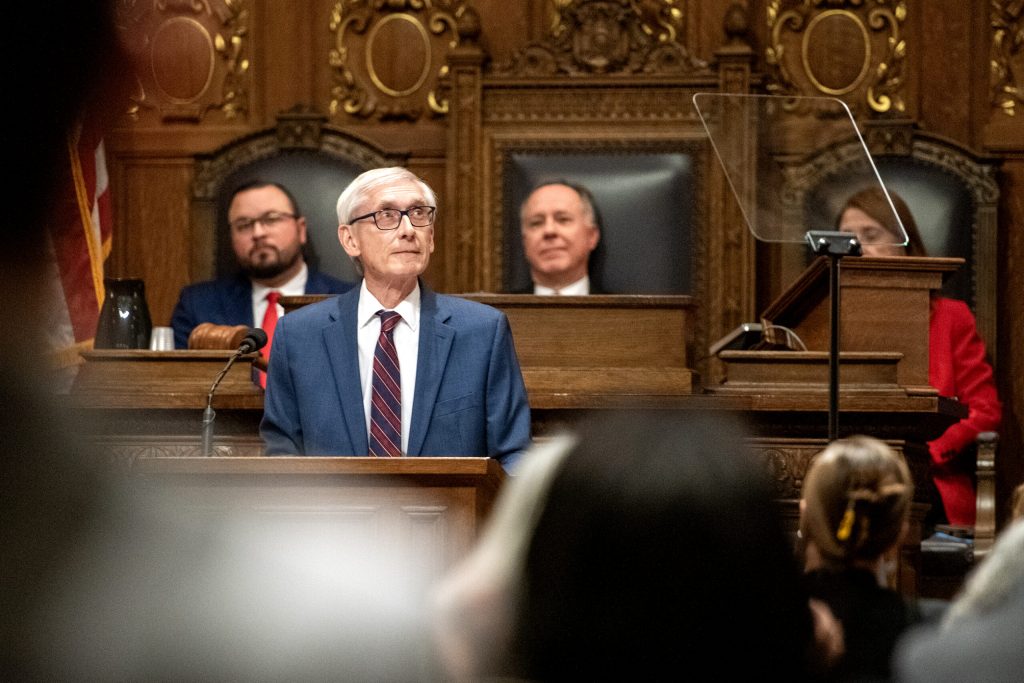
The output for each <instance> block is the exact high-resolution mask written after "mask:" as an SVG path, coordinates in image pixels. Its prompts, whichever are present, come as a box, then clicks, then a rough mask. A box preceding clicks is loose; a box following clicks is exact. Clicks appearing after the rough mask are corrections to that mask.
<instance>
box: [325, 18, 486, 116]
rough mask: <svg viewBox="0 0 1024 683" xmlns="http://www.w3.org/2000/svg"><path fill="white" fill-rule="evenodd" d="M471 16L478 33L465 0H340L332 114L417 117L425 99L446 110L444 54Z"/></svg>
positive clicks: (432, 108) (333, 24)
mask: <svg viewBox="0 0 1024 683" xmlns="http://www.w3.org/2000/svg"><path fill="white" fill-rule="evenodd" d="M474 22H475V25H476V27H477V29H476V30H477V32H479V20H478V19H477V18H476V15H475V12H474V11H473V10H472V9H470V8H469V7H467V6H466V5H465V0H341V2H338V3H337V4H336V5H335V6H334V9H333V10H332V11H331V20H330V24H329V27H330V30H331V32H332V33H333V34H334V38H335V45H334V48H332V49H331V52H330V55H329V62H330V66H331V69H332V70H333V72H334V86H333V87H332V88H331V104H330V115H331V116H332V117H338V116H340V115H342V114H348V115H350V116H357V117H360V118H371V117H376V118H379V119H408V120H416V119H418V118H420V117H421V116H422V115H423V113H424V109H425V108H424V105H426V110H427V111H429V112H430V113H433V114H444V113H446V112H447V111H448V102H447V100H446V98H445V97H444V96H443V95H442V94H440V91H439V83H440V81H441V80H442V79H443V78H444V77H445V76H446V74H447V66H446V65H445V63H444V61H445V56H446V54H447V53H448V52H449V51H451V50H453V49H455V48H456V47H458V45H459V43H460V40H461V39H462V38H463V37H464V35H466V32H467V31H469V32H470V33H471V32H472V26H473V25H474ZM467 27H468V28H467Z"/></svg>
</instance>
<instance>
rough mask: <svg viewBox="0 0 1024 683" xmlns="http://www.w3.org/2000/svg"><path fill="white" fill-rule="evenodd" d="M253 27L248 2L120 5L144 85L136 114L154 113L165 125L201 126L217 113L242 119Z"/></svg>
mask: <svg viewBox="0 0 1024 683" xmlns="http://www.w3.org/2000/svg"><path fill="white" fill-rule="evenodd" d="M248 20H249V18H248V11H247V10H246V9H245V7H244V0H160V1H159V2H155V3H135V2H132V3H119V5H118V24H119V26H120V27H121V29H122V32H123V34H124V36H125V42H126V44H127V45H128V46H129V51H130V53H131V54H132V56H133V60H134V63H135V76H136V82H137V85H136V89H135V94H134V95H133V96H132V105H131V108H130V110H129V113H130V114H132V115H133V116H134V117H136V118H137V117H138V116H139V115H140V113H141V111H142V110H143V109H150V110H155V111H156V112H157V113H158V114H159V116H160V118H161V119H162V120H165V121H166V120H190V121H199V120H200V119H202V117H203V116H204V115H205V113H206V112H208V111H209V110H211V109H219V110H220V111H221V112H222V113H223V114H224V116H225V118H229V119H230V118H235V117H238V116H243V115H244V114H245V113H246V112H247V110H248V105H247V102H246V97H247V78H248V70H249V60H248V58H247V57H246V56H245V51H246V44H247V43H246V40H245V37H246V35H247V32H248Z"/></svg>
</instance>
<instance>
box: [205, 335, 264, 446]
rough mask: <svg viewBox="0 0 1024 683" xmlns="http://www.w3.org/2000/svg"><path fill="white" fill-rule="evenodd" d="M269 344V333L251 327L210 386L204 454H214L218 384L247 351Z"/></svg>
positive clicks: (207, 400)
mask: <svg viewBox="0 0 1024 683" xmlns="http://www.w3.org/2000/svg"><path fill="white" fill-rule="evenodd" d="M266 344H267V333H266V332H264V331H263V330H261V329H260V328H258V327H254V328H252V329H250V330H249V331H248V332H247V333H246V334H245V337H243V338H242V341H241V342H240V343H239V344H238V348H237V349H235V352H234V353H233V354H231V358H229V359H228V363H227V365H225V366H224V369H223V370H221V371H220V374H219V375H217V379H215V380H214V381H213V386H211V387H210V393H208V394H207V395H206V410H204V411H203V456H204V457H207V458H208V457H210V456H211V455H213V419H214V418H215V417H217V413H215V412H214V410H213V392H215V391H217V385H218V384H220V381H221V380H222V379H224V375H226V374H228V370H230V369H231V366H232V365H234V364H235V361H236V360H238V359H239V357H240V356H242V355H243V354H246V353H252V352H253V351H259V350H260V349H262V348H263V347H264V346H266Z"/></svg>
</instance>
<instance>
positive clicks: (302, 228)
mask: <svg viewBox="0 0 1024 683" xmlns="http://www.w3.org/2000/svg"><path fill="white" fill-rule="evenodd" d="M295 225H296V226H298V229H299V244H305V243H306V218H305V216H303V217H301V218H296V219H295Z"/></svg>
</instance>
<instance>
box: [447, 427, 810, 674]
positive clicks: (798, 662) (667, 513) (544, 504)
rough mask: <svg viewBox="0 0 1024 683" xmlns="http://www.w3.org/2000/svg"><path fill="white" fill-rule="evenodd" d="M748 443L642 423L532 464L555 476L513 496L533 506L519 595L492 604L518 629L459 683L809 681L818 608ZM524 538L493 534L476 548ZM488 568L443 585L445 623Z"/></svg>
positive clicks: (597, 432)
mask: <svg viewBox="0 0 1024 683" xmlns="http://www.w3.org/2000/svg"><path fill="white" fill-rule="evenodd" d="M744 434H745V430H744V428H743V426H742V425H741V424H739V423H738V422H736V421H734V420H733V419H732V418H727V417H724V416H722V415H710V414H700V413H694V414H686V415H680V414H679V413H650V414H647V413H630V414H626V415H619V416H616V417H613V418H612V417H604V418H602V419H601V420H596V421H593V422H591V423H588V424H585V425H581V427H580V429H579V437H578V440H576V441H572V442H570V443H568V444H567V445H565V446H564V447H563V452H562V453H561V454H559V455H552V454H551V453H547V454H543V453H531V455H530V456H529V458H528V460H527V467H529V468H535V469H536V470H543V472H541V474H542V475H546V476H538V477H534V476H532V475H529V474H528V473H526V474H524V475H523V477H522V479H521V480H517V481H513V482H512V483H511V484H510V485H509V486H508V488H507V490H506V492H503V500H502V504H506V503H511V502H518V503H521V504H522V505H521V507H520V509H518V510H516V512H518V513H519V514H518V517H519V519H520V521H521V522H522V524H521V525H520V526H518V527H514V529H515V533H514V534H511V537H512V538H514V539H515V540H514V542H512V543H511V546H510V552H520V551H521V552H522V556H521V557H516V558H513V559H510V560H508V563H507V564H505V565H503V570H504V572H505V575H504V579H503V581H500V582H493V583H492V588H493V587H494V586H495V585H497V584H501V585H503V587H504V590H505V591H506V594H505V595H504V596H502V597H500V598H499V597H496V596H495V595H493V594H491V595H490V601H491V603H497V604H501V603H502V601H504V606H503V607H502V609H501V610H500V611H501V614H502V617H503V619H504V620H505V621H504V623H498V624H492V625H491V626H492V628H493V629H494V631H493V633H494V634H497V637H495V638H493V639H491V638H489V636H490V635H491V634H486V633H485V634H480V633H477V634H476V643H477V645H478V647H480V648H484V649H487V648H491V651H490V652H484V653H483V654H481V653H479V652H476V653H474V654H473V656H472V657H471V658H470V659H472V660H473V661H475V662H476V663H477V664H478V665H482V666H485V667H489V668H483V669H479V668H478V669H476V670H473V669H472V667H469V666H465V664H466V660H465V659H463V660H461V661H460V662H457V663H456V668H457V669H458V673H459V674H461V676H462V677H463V678H473V677H474V676H488V675H511V676H515V677H520V678H525V679H529V680H558V679H584V680H586V679H611V680H614V679H638V680H647V679H651V678H658V677H664V676H676V675H679V673H680V672H682V671H686V670H689V669H691V668H692V667H694V666H695V665H696V663H697V662H700V661H706V662H713V666H714V667H715V670H716V672H717V673H718V674H719V675H721V676H722V677H724V678H744V677H747V676H758V677H760V676H764V675H766V673H771V674H773V675H776V676H781V677H783V678H788V677H799V676H800V672H801V671H802V667H803V666H804V662H805V660H804V656H805V654H806V652H807V647H808V642H809V639H810V638H811V616H810V613H809V609H808V603H807V598H806V596H805V595H804V594H803V592H802V590H801V588H800V585H799V574H798V570H797V567H796V564H795V559H794V556H793V551H792V548H791V545H790V544H789V543H788V541H787V538H786V536H785V534H784V532H783V528H782V525H781V522H780V519H779V516H778V514H777V512H776V508H775V507H774V503H773V501H772V493H771V489H770V487H769V485H768V482H767V479H766V477H765V476H764V473H763V471H762V469H761V467H760V466H759V463H758V462H757V461H756V460H755V459H754V458H753V456H752V454H751V453H750V452H749V451H748V449H747V446H746V444H745V441H744V438H743V437H744ZM541 457H544V458H545V459H546V460H547V463H546V464H542V465H534V463H535V462H536V461H537V460H538V459H540V458H541ZM521 488H530V489H532V491H531V492H530V493H529V494H528V495H527V494H523V493H522V492H519V493H517V491H518V490H519V489H521ZM509 507H511V506H509ZM510 516H514V515H510ZM509 531H510V526H502V525H500V524H496V525H494V526H491V527H490V528H489V529H488V531H487V533H486V534H485V537H484V539H483V541H482V542H481V544H480V547H479V548H478V549H477V552H479V551H480V550H481V549H484V550H486V549H487V548H488V547H491V546H495V545H501V540H504V539H501V540H495V539H494V538H493V536H494V535H500V534H503V533H504V534H508V533H509ZM474 562H475V560H474V559H473V557H471V558H470V560H469V561H467V564H466V565H464V566H463V568H462V569H461V570H460V571H457V572H456V573H455V574H453V575H452V578H451V579H450V581H449V583H448V584H447V585H446V586H445V587H444V588H443V589H442V591H441V594H442V596H443V598H444V599H443V600H441V613H442V620H443V623H447V624H448V625H452V624H451V622H450V621H445V620H444V615H445V613H446V612H447V613H448V614H452V613H454V614H458V613H460V612H464V611H467V610H466V608H467V607H468V606H470V605H472V604H474V597H479V595H480V593H479V592H477V593H475V594H474V593H473V591H472V588H474V587H477V588H478V587H479V586H480V585H481V584H486V583H487V580H486V579H481V577H479V576H478V575H473V572H467V571H465V569H466V567H467V566H468V567H473V568H475V569H476V570H477V571H478V572H479V571H482V570H485V569H486V568H487V567H486V566H485V565H484V564H483V563H477V564H474ZM456 627H457V625H456ZM448 635H449V636H452V635H453V634H451V633H449V634H448ZM459 635H460V634H458V633H456V634H454V637H453V638H449V640H448V642H449V644H450V643H451V642H452V640H455V641H458V640H459ZM461 635H463V636H467V635H468V634H461ZM470 649H471V648H470ZM453 651H455V652H463V653H464V651H465V648H464V649H463V650H461V651H460V650H459V649H457V648H456V649H452V648H449V650H448V654H451V652H453Z"/></svg>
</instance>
